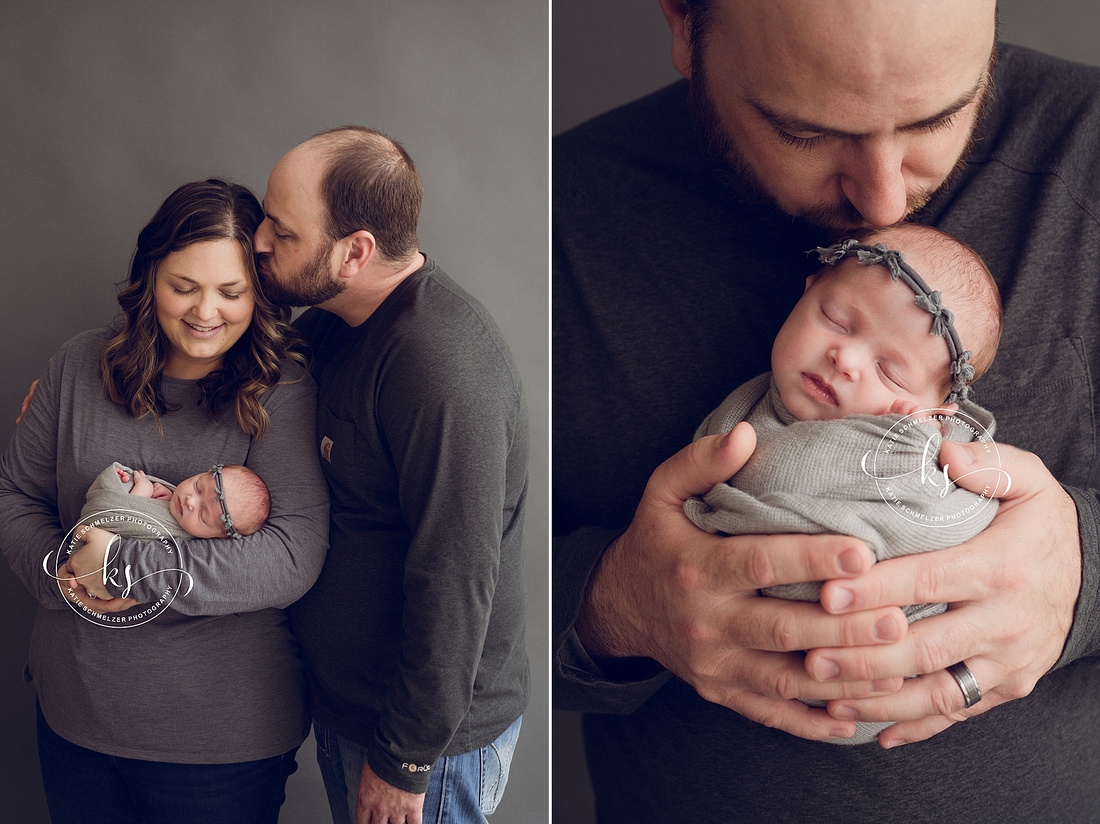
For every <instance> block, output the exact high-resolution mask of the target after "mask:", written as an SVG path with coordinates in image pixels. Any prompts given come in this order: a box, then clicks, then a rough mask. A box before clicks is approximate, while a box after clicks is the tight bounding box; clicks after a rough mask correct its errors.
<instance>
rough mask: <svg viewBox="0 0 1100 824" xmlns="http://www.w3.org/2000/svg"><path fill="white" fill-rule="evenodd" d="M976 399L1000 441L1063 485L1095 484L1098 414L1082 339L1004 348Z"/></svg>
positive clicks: (978, 388) (977, 386) (978, 387)
mask: <svg viewBox="0 0 1100 824" xmlns="http://www.w3.org/2000/svg"><path fill="white" fill-rule="evenodd" d="M974 398H975V400H976V401H977V402H978V403H980V404H981V405H982V406H984V407H986V408H987V409H989V411H991V412H992V413H993V414H994V416H995V417H996V419H997V431H996V440H997V441H998V442H999V443H1005V444H1011V445H1012V446H1017V447H1019V448H1020V449H1026V450H1027V451H1028V452H1034V453H1035V454H1036V455H1038V456H1039V457H1040V458H1042V459H1043V462H1044V463H1045V464H1046V465H1047V468H1048V469H1050V471H1051V473H1052V474H1053V475H1054V477H1055V478H1057V479H1058V480H1059V481H1061V482H1062V483H1065V484H1068V485H1071V486H1095V485H1096V482H1097V479H1096V478H1095V477H1094V472H1095V464H1096V411H1095V409H1094V406H1093V389H1092V377H1091V374H1090V371H1089V364H1088V359H1087V357H1086V354H1085V346H1084V341H1083V340H1082V339H1081V338H1079V337H1071V338H1059V339H1057V340H1053V341H1046V342H1042V343H1032V344H1027V345H1025V346H1012V347H1007V346H1002V347H1001V348H1000V349H999V350H998V352H997V358H996V360H995V361H994V364H993V368H992V369H991V370H990V371H989V373H988V374H987V375H985V376H984V377H982V378H981V379H980V380H979V381H978V382H977V383H976V384H975V386H974Z"/></svg>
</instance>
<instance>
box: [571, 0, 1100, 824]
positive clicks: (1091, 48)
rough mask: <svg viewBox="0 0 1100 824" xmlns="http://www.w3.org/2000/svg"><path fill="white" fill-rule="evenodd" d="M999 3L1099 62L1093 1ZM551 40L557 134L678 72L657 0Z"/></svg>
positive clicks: (1063, 49)
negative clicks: (672, 59)
mask: <svg viewBox="0 0 1100 824" xmlns="http://www.w3.org/2000/svg"><path fill="white" fill-rule="evenodd" d="M1000 7H1001V37H1002V39H1003V40H1004V41H1006V42H1010V43H1019V44H1021V45H1025V46H1030V47H1031V48H1035V49H1039V50H1041V51H1045V52H1048V53H1050V54H1056V55H1059V56H1061V57H1065V58H1067V59H1070V60H1077V61H1080V62H1083V63H1091V64H1093V65H1100V40H1098V37H1097V35H1100V4H1097V3H1096V2H1095V0H1046V2H1043V3H1037V2H1034V0H1001V2H1000ZM552 43H553V45H552V56H553V84H552V85H553V107H552V108H553V114H552V122H553V127H552V128H553V131H554V133H555V134H557V133H559V132H563V131H565V130H567V129H569V128H571V127H573V126H575V125H577V124H579V123H583V122H584V121H585V120H588V119H589V118H591V117H593V116H595V115H597V114H599V113H601V112H604V111H607V110H608V109H611V108H614V107H615V106H618V105H621V104H623V103H626V102H628V101H630V100H634V99H636V98H638V97H641V96H643V95H645V94H647V93H648V92H651V91H654V90H655V89H658V88H661V87H662V86H665V85H667V84H669V83H671V82H673V81H675V80H677V79H679V77H680V75H679V74H678V73H677V72H676V70H675V69H674V68H673V67H672V61H671V57H670V50H671V43H672V41H671V37H670V35H669V31H668V27H667V26H666V24H665V20H664V17H663V15H662V14H661V8H660V6H659V5H658V2H657V0H555V2H554V10H553V38H552ZM579 718H580V717H579V716H578V715H576V714H575V713H568V712H562V711H558V710H555V711H554V713H553V729H554V754H553V759H552V772H553V776H554V781H553V788H554V791H553V811H554V821H555V822H561V824H589V822H592V821H594V820H595V818H594V814H593V812H592V793H591V788H590V785H589V782H588V773H587V769H586V767H585V762H584V751H583V745H582V742H581V733H580V721H579ZM655 820H656V819H655Z"/></svg>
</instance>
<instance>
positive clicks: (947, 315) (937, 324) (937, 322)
mask: <svg viewBox="0 0 1100 824" xmlns="http://www.w3.org/2000/svg"><path fill="white" fill-rule="evenodd" d="M913 301H914V302H915V303H916V304H917V306H919V307H920V308H921V309H925V310H927V311H928V312H931V313H932V332H931V334H933V335H946V334H947V328H948V327H949V326H951V325H952V324H953V323H954V322H955V316H954V314H952V312H951V310H950V309H948V308H947V307H946V306H944V305H943V296H942V295H941V294H940V293H939V292H932V293H931V294H930V295H917V296H915V297H914V298H913ZM954 365H955V364H952V366H954ZM970 371H971V372H973V371H974V369H973V367H970Z"/></svg>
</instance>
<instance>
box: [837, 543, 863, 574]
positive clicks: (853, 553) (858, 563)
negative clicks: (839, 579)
mask: <svg viewBox="0 0 1100 824" xmlns="http://www.w3.org/2000/svg"><path fill="white" fill-rule="evenodd" d="M837 563H838V564H839V566H840V570H841V572H847V573H849V574H852V575H854V574H855V573H857V572H861V571H862V570H863V556H862V555H861V554H860V552H859V550H857V549H846V550H844V551H843V552H842V553H840V557H839V558H837Z"/></svg>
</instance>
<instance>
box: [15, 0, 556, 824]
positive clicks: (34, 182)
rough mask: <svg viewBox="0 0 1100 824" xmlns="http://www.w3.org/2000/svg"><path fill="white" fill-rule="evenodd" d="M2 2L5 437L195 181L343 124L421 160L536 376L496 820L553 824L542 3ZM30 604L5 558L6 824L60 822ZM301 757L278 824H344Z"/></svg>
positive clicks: (455, 255)
mask: <svg viewBox="0 0 1100 824" xmlns="http://www.w3.org/2000/svg"><path fill="white" fill-rule="evenodd" d="M0 12H2V14H0V18H2V19H3V24H2V26H0V124H3V125H2V129H0V248H2V249H3V261H2V263H0V354H2V357H0V393H2V397H0V446H2V445H6V443H7V441H8V439H9V438H10V436H11V433H12V432H13V431H14V419H15V416H16V414H17V412H18V410H19V403H20V400H21V399H22V397H23V395H24V392H25V390H26V388H27V385H28V384H29V383H30V382H31V380H33V379H34V378H35V377H37V376H38V374H39V373H40V372H41V371H42V369H43V368H44V366H45V365H46V362H47V359H48V358H49V357H50V356H51V355H52V354H53V352H54V351H55V350H56V349H57V347H58V346H60V345H61V344H62V343H63V342H64V341H65V340H67V339H68V338H70V337H71V336H72V335H74V334H76V333H77V332H80V331H82V330H84V329H88V328H91V327H97V326H102V325H104V324H106V323H108V322H110V321H111V320H112V319H113V317H114V316H115V311H116V304H115V301H114V296H115V287H114V284H115V283H116V282H117V281H119V280H120V279H122V278H123V277H124V276H125V272H126V267H127V264H128V262H129V257H130V254H131V253H132V251H133V245H134V242H135V240H136V238H137V233H138V231H139V230H140V229H141V227H142V226H143V225H144V223H145V222H146V221H147V220H148V219H149V218H150V217H151V216H152V214H153V212H154V210H155V209H156V207H157V206H158V205H159V203H160V202H161V200H163V198H164V197H165V196H166V195H167V194H168V193H169V192H171V191H172V190H173V189H174V188H175V187H176V186H177V185H178V184H180V183H183V182H186V181H189V180H196V179H201V178H205V177H210V176H223V177H227V178H230V179H233V180H235V181H237V182H240V183H243V184H245V185H247V186H249V187H251V188H252V189H253V190H254V191H255V192H256V193H257V194H258V195H259V196H261V197H262V196H263V192H264V189H265V187H266V183H267V176H268V173H269V172H270V170H271V167H272V166H273V165H274V163H275V162H276V161H277V160H278V159H279V157H280V156H282V154H283V153H285V152H286V151H287V150H289V149H290V148H291V147H293V146H294V145H295V144H297V143H299V142H300V141H302V140H304V139H306V138H308V137H310V136H311V135H312V134H314V133H315V132H317V131H320V130H322V129H325V128H329V127H333V126H339V125H342V124H345V123H358V124H364V125H369V126H373V127H376V128H379V129H381V130H383V131H385V132H387V133H389V134H391V135H392V136H393V137H395V138H397V139H398V140H400V141H401V142H402V143H403V144H404V145H405V147H406V148H407V149H408V150H409V152H410V154H411V155H412V156H413V158H414V160H415V161H416V163H417V165H418V167H419V169H420V172H421V175H422V177H423V182H424V190H425V203H424V209H423V217H422V222H421V233H420V234H421V243H422V248H423V249H424V250H425V251H426V252H428V253H429V254H430V255H431V256H432V257H433V258H434V259H435V260H436V261H438V262H439V263H440V264H441V265H442V266H443V267H444V268H445V269H447V271H448V272H449V273H450V274H451V275H452V276H454V277H455V278H456V279H457V280H458V281H459V282H460V283H462V284H463V285H464V286H465V287H467V288H468V289H469V291H471V292H472V293H473V294H474V295H475V296H477V297H478V298H480V299H481V300H482V302H484V303H485V304H486V305H487V307H488V308H489V310H490V312H491V313H492V314H493V315H494V317H495V318H496V319H497V321H498V322H499V324H500V326H501V328H502V330H503V332H504V334H505V336H506V337H507V339H508V341H509V343H510V345H511V347H512V350H513V352H514V354H515V356H516V359H517V361H518V363H519V368H520V371H521V373H522V376H523V380H524V382H525V385H526V390H527V396H528V402H529V405H530V410H531V418H532V424H533V444H532V446H533V450H532V455H533V459H532V464H531V486H530V497H529V502H530V506H529V509H528V519H527V529H526V536H527V537H526V544H527V582H528V591H529V594H530V620H529V624H528V649H529V653H530V658H531V662H532V683H533V695H532V701H531V706H530V708H529V710H528V712H527V713H526V716H525V719H524V724H523V734H522V736H521V738H520V742H519V747H518V749H517V751H516V755H515V761H514V764H513V769H512V775H511V780H510V783H509V786H508V790H507V793H506V794H505V798H504V801H503V803H502V805H501V807H500V808H499V810H498V812H497V814H496V815H495V816H494V821H496V822H498V823H499V824H509V823H510V822H513V823H514V822H540V821H546V820H547V808H548V798H547V796H548V789H547V785H548V781H547V772H548V771H547V753H548V749H549V744H548V710H547V688H546V684H547V666H546V661H547V657H548V654H547V645H546V637H547V628H546V627H547V624H546V616H547V608H548V607H547V595H548V585H547V575H548V570H547V567H548V564H547V537H546V536H547V533H548V515H547V500H548V486H547V454H548V427H547V409H548V405H549V404H548V388H547V384H548V378H547V360H548V356H547V339H548V321H547V314H548V309H547V286H546V273H547V266H548V263H547V249H548V240H547V197H548V188H547V168H548V163H547V153H546V145H547V135H548V131H549V123H548V110H549V90H548V76H547V75H548V69H547V67H548V64H549V37H548V27H549V12H548V9H547V6H546V3H545V2H543V0H518V2H511V3H493V2H488V0H484V1H483V0H449V2H433V1H432V0H386V1H385V2H378V0H373V1H372V0H361V1H360V2H350V1H349V2H341V1H340V0H311V2H309V3H298V2H292V0H265V2H258V0H256V1H255V2H253V0H245V1H243V2H238V0H192V1H191V2H155V0H154V2H148V1H147V0H146V1H145V2H142V1H140V0H134V1H133V2H125V1H124V0H114V1H110V2H100V1H99V0H89V1H88V2H75V0H74V1H73V2H63V1H62V0H35V2H30V0H0ZM33 614H34V603H33V601H32V600H31V598H30V597H29V595H27V593H26V592H25V591H24V589H23V587H22V586H21V584H20V583H19V582H18V581H17V580H16V579H15V577H14V576H13V575H12V574H11V572H10V570H9V569H8V567H7V565H6V564H5V563H0V625H2V626H3V631H2V633H0V731H2V734H3V746H2V747H0V820H3V821H11V822H20V824H43V823H44V822H47V821H48V820H49V818H48V815H47V813H46V808H45V803H44V798H43V795H42V790H41V782H40V779H39V775H38V765H37V754H36V746H35V739H34V731H33V727H34V723H33V722H34V703H33V692H32V690H31V689H30V687H28V686H27V685H25V684H24V683H23V677H22V673H23V664H24V659H25V656H26V651H27V644H28V637H29V633H30V627H31V621H32V617H33ZM166 654H170V651H167V650H166ZM349 654H351V651H350V650H349ZM108 665H109V664H108ZM118 699H119V701H118V704H119V711H120V712H124V711H125V706H126V697H125V696H124V695H120V696H118ZM170 722H171V718H170V716H166V723H170ZM298 760H299V764H300V767H299V771H298V773H297V774H296V775H295V776H293V777H292V778H291V780H290V784H289V786H288V799H287V802H286V806H285V807H284V811H283V815H282V822H283V824H317V822H325V821H327V820H328V812H327V809H328V808H327V805H326V803H325V800H324V790H323V787H322V785H321V780H320V776H319V774H318V772H317V767H316V763H315V761H314V760H313V750H312V741H308V742H307V745H306V746H305V747H304V748H303V750H302V752H301V753H300V755H299V759H298ZM89 809H90V810H92V811H94V809H95V805H94V799H90V806H89Z"/></svg>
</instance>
